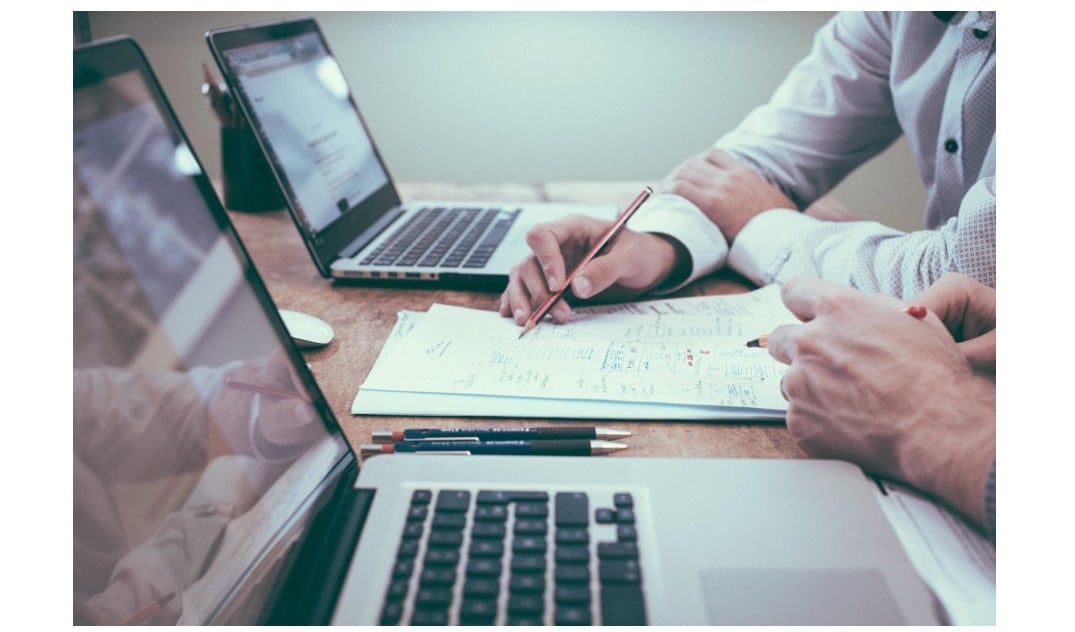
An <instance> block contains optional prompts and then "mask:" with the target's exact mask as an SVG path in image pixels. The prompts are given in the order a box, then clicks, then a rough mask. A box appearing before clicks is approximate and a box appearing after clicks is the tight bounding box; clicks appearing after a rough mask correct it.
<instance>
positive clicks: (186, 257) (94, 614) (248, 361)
mask: <svg viewBox="0 0 1075 632" xmlns="http://www.w3.org/2000/svg"><path fill="white" fill-rule="evenodd" d="M113 48H115V47H113ZM128 49H129V50H134V47H133V45H131V46H129V47H128ZM89 52H93V50H91V51H89ZM79 55H80V51H76V52H75V60H76V64H75V91H74V108H73V109H74V191H75V196H74V419H73V423H74V428H73V436H74V516H73V518H74V539H73V540H74V541H73V546H74V565H73V566H74V605H73V619H74V622H75V623H101V624H121V623H135V622H144V623H153V624H171V623H191V624H203V623H210V622H221V621H224V622H235V623H241V622H248V617H249V616H251V613H252V612H256V611H257V610H258V606H259V604H258V600H259V598H261V599H263V597H264V595H259V594H257V590H254V589H252V587H253V586H260V588H261V589H264V588H265V586H266V585H267V584H268V583H269V582H267V581H255V580H264V579H266V578H267V575H266V573H268V572H270V571H271V570H272V569H271V564H269V563H268V562H267V561H268V560H272V559H273V553H274V552H278V551H275V550H274V549H273V547H275V546H278V543H279V539H280V536H281V534H282V533H283V532H285V530H286V531H288V532H290V530H291V529H293V528H294V526H295V515H296V511H297V510H299V509H300V508H301V507H302V506H303V505H304V503H306V502H307V501H308V499H309V498H310V496H311V493H312V492H313V491H314V490H315V489H316V488H317V487H318V486H319V485H321V484H322V481H323V479H324V477H325V474H326V473H327V472H328V471H329V470H330V469H331V468H332V466H333V464H334V463H335V462H337V461H338V459H339V457H340V455H341V454H342V452H343V450H344V449H345V448H344V444H343V440H342V439H341V437H340V434H339V433H338V432H337V431H335V430H334V429H331V428H329V427H327V426H326V424H325V423H324V421H323V419H324V418H323V416H322V415H321V414H320V412H319V408H323V406H324V404H323V402H322V400H321V399H320V397H321V396H320V393H319V392H318V391H317V389H316V386H315V385H313V384H312V382H311V378H310V377H309V375H308V374H305V375H300V373H299V372H298V371H296V369H295V368H294V367H295V364H294V360H295V359H296V358H295V356H294V355H293V353H294V351H293V349H291V348H290V347H285V346H284V345H285V339H283V338H282V336H281V335H280V328H279V327H278V323H276V322H274V321H273V320H270V318H269V317H268V316H267V312H266V307H267V305H271V303H267V302H266V301H267V298H266V295H265V294H264V290H263V288H262V287H261V286H260V285H256V284H255V283H256V280H255V279H256V277H252V273H251V271H250V268H249V265H250V264H249V261H248V259H246V258H245V257H244V256H243V255H242V253H241V251H240V250H239V249H238V247H237V244H236V242H234V241H233V238H232V236H231V234H230V233H227V232H225V231H224V230H222V228H221V225H220V223H219V222H218V219H217V217H216V216H214V214H213V212H212V210H211V208H210V206H209V202H207V200H206V198H205V197H204V196H203V193H208V194H209V195H211V193H209V192H208V190H207V188H206V187H207V184H206V181H205V179H204V177H203V176H202V174H201V171H200V166H199V164H198V161H197V160H196V159H195V158H194V155H193V154H192V153H191V151H190V149H189V147H188V146H187V144H186V142H185V141H184V138H183V135H182V133H181V132H180V131H179V130H178V128H177V127H176V126H175V125H174V124H173V123H172V119H171V118H170V115H169V114H168V110H167V109H163V107H162V104H161V103H160V102H159V101H158V98H157V97H155V96H154V94H155V93H154V91H153V90H154V88H153V87H152V84H150V83H147V81H146V77H145V75H143V73H142V72H141V71H140V70H138V69H137V67H135V68H134V69H129V70H127V71H124V72H116V73H112V72H111V70H101V69H100V68H95V67H94V66H93V65H92V64H81V65H80V63H79V60H80V56H79ZM126 57H127V59H128V65H129V59H130V58H131V57H132V55H130V54H128V55H127V56H126ZM134 57H135V59H138V57H137V56H134ZM113 66H114V65H113ZM103 67H104V66H102V68H103ZM300 366H301V365H300ZM255 388H256V389H258V392H254V389H255ZM270 389H271V391H270ZM270 392H272V393H274V394H272V395H270V394H268V393H270ZM147 613H148V614H147Z"/></svg>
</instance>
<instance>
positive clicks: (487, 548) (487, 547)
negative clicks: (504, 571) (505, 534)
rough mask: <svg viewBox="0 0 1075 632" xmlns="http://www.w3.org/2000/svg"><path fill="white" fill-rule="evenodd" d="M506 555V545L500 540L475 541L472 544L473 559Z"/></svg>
mask: <svg viewBox="0 0 1075 632" xmlns="http://www.w3.org/2000/svg"><path fill="white" fill-rule="evenodd" d="M503 555H504V543H503V542H501V541H500V540H475V541H474V542H472V543H471V544H470V556H471V557H495V558H500V557H501V556H503Z"/></svg>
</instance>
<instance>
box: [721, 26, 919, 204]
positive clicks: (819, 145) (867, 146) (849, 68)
mask: <svg viewBox="0 0 1075 632" xmlns="http://www.w3.org/2000/svg"><path fill="white" fill-rule="evenodd" d="M890 22H891V20H890V16H888V15H887V14H884V13H859V12H851V13H839V14H837V15H836V16H834V17H833V19H832V20H830V21H829V22H828V23H827V24H826V25H825V26H824V27H822V28H821V30H819V31H818V33H817V35H816V36H815V38H814V43H813V47H812V48H811V51H810V53H809V54H808V55H807V56H806V57H805V58H804V59H803V60H802V61H800V62H799V63H798V64H796V65H795V67H794V68H792V70H791V72H790V73H789V74H788V76H787V77H786V78H785V79H784V81H783V82H782V83H781V84H780V86H779V87H778V88H777V90H776V91H775V92H774V94H773V96H772V98H771V99H770V100H769V102H768V103H766V104H765V105H763V106H760V107H758V108H756V109H754V110H753V111H752V112H751V113H750V114H749V115H748V116H747V117H746V118H745V119H744V120H743V122H742V123H740V124H739V125H738V126H737V127H736V129H734V130H733V131H731V132H730V133H728V134H726V135H725V136H724V137H722V138H721V139H719V140H718V141H717V143H716V144H715V146H716V147H717V148H719V149H722V150H724V151H726V152H727V153H729V154H731V155H732V156H734V157H735V158H736V159H738V160H739V161H740V162H742V163H744V164H746V165H748V166H750V167H752V168H753V169H754V170H756V171H757V172H758V173H760V174H762V176H763V177H765V178H766V179H767V180H768V181H769V182H770V183H771V184H773V185H774V186H776V187H778V188H780V189H781V190H782V191H783V192H784V194H785V195H787V196H788V197H789V198H790V199H791V200H792V201H794V202H795V203H796V204H797V205H798V207H799V208H800V209H802V208H806V207H807V206H809V205H810V204H811V203H812V202H813V201H814V200H816V199H818V198H819V197H821V196H822V195H824V194H825V193H827V192H829V191H830V190H831V189H832V188H833V187H835V186H836V185H837V184H838V183H839V182H840V181H841V180H842V179H843V178H844V177H845V176H847V174H848V173H850V172H851V171H852V170H853V169H855V168H856V167H858V166H859V165H861V164H862V163H864V162H866V161H867V160H869V159H870V158H872V157H873V156H875V155H877V154H879V153H880V152H881V151H883V150H884V149H885V148H886V147H888V146H889V145H891V144H892V143H893V142H894V141H895V140H896V139H897V138H899V136H900V134H901V133H902V131H901V127H900V124H899V120H898V118H897V115H896V112H895V106H894V104H893V99H892V92H891V88H890V84H889V73H890V67H891V61H892V33H891V32H892V25H891V23H890Z"/></svg>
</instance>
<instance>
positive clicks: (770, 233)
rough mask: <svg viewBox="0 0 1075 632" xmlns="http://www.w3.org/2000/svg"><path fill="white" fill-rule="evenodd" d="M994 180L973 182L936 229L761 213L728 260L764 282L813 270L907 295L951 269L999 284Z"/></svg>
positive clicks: (868, 289)
mask: <svg viewBox="0 0 1075 632" xmlns="http://www.w3.org/2000/svg"><path fill="white" fill-rule="evenodd" d="M996 259H997V256H996V190H995V178H993V177H990V178H985V179H983V180H982V181H980V182H978V183H977V184H975V186H974V187H972V188H971V190H970V191H968V192H967V195H966V196H965V197H964V199H963V203H962V205H961V207H960V210H959V214H958V215H957V216H956V217H953V218H952V219H950V220H949V221H948V222H946V223H945V224H944V225H943V226H941V227H939V228H938V229H936V230H920V231H915V232H911V233H905V232H902V231H899V230H896V229H893V228H889V227H887V226H884V225H882V224H879V223H877V222H865V221H862V222H827V221H822V220H818V219H815V218H812V217H808V216H805V215H803V214H801V213H797V212H795V211H791V210H780V209H776V210H772V211H767V212H765V213H762V214H761V215H758V216H757V217H755V218H754V219H752V220H751V221H750V222H748V223H747V225H746V226H745V227H744V228H743V230H742V231H741V232H740V233H739V235H738V236H737V237H736V239H735V242H734V243H733V244H732V247H731V251H730V253H729V255H728V265H729V266H730V267H732V268H733V269H734V270H736V271H737V272H739V273H740V274H742V275H743V276H745V277H747V278H748V279H750V280H751V281H754V282H755V283H757V284H758V285H767V284H769V283H782V282H784V281H786V280H787V279H789V278H791V277H793V276H796V275H799V274H807V275H811V276H816V277H820V278H823V279H828V280H830V281H836V282H839V283H843V284H845V285H850V286H852V287H855V288H857V289H859V290H861V291H863V292H884V293H886V294H891V295H893V296H897V297H901V298H904V299H907V298H910V297H912V296H914V295H915V294H917V293H919V292H921V291H922V290H924V289H925V288H927V287H928V286H929V285H931V284H932V283H934V282H935V281H936V280H937V279H939V278H940V277H941V276H943V275H944V274H945V273H947V272H960V273H962V274H965V275H967V276H969V277H971V278H972V279H975V280H976V281H979V282H981V283H983V284H985V285H987V286H989V287H996Z"/></svg>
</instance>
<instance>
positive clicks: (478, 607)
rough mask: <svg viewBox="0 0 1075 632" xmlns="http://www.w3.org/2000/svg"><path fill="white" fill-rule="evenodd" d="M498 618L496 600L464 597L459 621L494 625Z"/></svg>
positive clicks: (466, 623)
mask: <svg viewBox="0 0 1075 632" xmlns="http://www.w3.org/2000/svg"><path fill="white" fill-rule="evenodd" d="M495 620H496V600H488V599H481V600H478V599H464V600H463V604H462V605H461V606H460V607H459V622H460V623H461V624H463V625H493V622H494V621H495Z"/></svg>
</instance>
